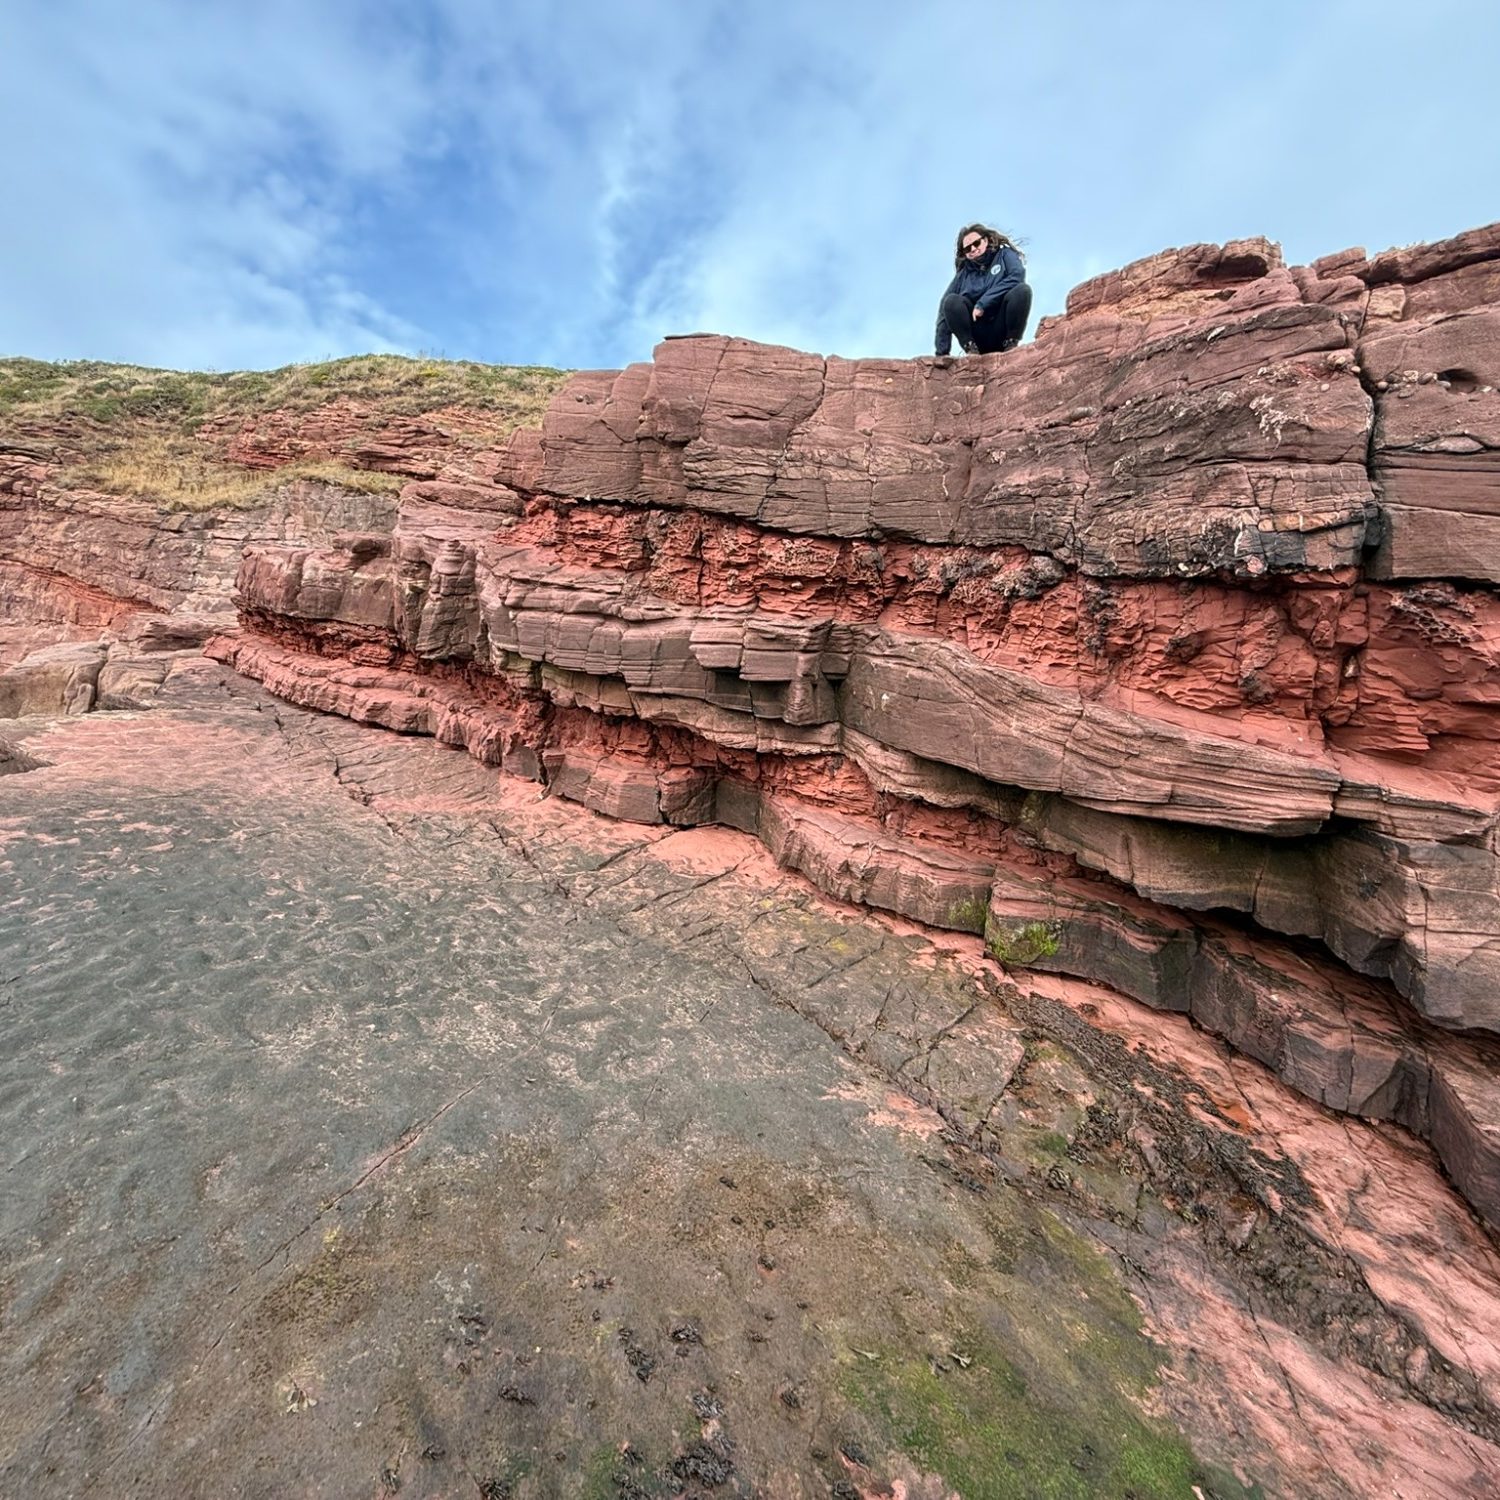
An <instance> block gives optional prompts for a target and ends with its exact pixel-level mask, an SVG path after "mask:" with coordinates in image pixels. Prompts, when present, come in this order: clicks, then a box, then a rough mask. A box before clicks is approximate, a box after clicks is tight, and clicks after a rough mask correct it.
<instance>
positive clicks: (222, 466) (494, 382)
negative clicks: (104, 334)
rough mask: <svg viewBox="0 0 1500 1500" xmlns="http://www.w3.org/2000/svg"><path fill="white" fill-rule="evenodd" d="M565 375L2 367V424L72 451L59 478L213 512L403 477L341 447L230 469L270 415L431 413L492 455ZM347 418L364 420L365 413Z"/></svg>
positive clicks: (457, 365)
mask: <svg viewBox="0 0 1500 1500" xmlns="http://www.w3.org/2000/svg"><path fill="white" fill-rule="evenodd" d="M565 378H566V376H565V373H564V372H562V371H558V370H550V369H542V368H535V367H523V366H511V365H482V364H475V363H473V362H471V361H462V360H432V359H408V358H406V357H404V356H402V355H395V354H368V355H357V356H354V357H352V358H349V359H336V360H329V361H327V362H326V363H323V364H310V365H286V366H284V367H283V368H282V369H279V370H246V371H240V372H238V373H233V374H222V375H221V374H211V373H207V372H203V371H183V370H152V369H145V368H142V367H140V366H136V365H111V364H102V363H100V362H98V361H94V360H70V361H66V362H64V363H61V364H49V363H47V362H45V361H43V360H35V359H0V424H3V426H4V428H5V429H6V430H7V431H8V432H9V433H14V434H15V435H17V436H18V437H21V438H22V439H24V438H26V437H27V436H28V435H30V436H36V437H39V438H40V439H41V440H43V441H44V442H48V443H49V444H52V443H56V445H57V446H58V447H59V449H66V450H67V452H66V458H67V459H68V460H69V461H70V462H69V463H68V467H67V470H66V472H65V474H64V475H62V476H60V482H62V483H76V484H83V485H87V486H89V487H91V488H94V489H100V490H104V491H106V492H108V493H111V494H122V495H136V496H141V497H144V498H147V499H150V500H153V501H155V502H157V503H158V504H165V505H167V506H169V507H172V508H175V509H184V510H202V509H207V508H209V507H214V506H248V505H252V504H255V503H256V502H257V501H259V500H261V499H264V498H265V496H266V495H267V493H268V492H269V491H271V490H273V489H275V488H278V487H279V486H281V485H282V484H285V483H286V482H287V481H288V480H289V479H323V480H326V481H328V482H329V483H333V484H340V485H343V486H345V487H346V488H351V489H358V490H364V491H367V492H375V493H379V492H384V491H388V490H395V489H398V488H399V487H400V482H401V481H400V480H399V479H397V478H395V477H393V476H391V475H387V474H383V473H377V472H372V471H370V470H368V469H363V468H361V467H360V466H359V465H358V463H356V462H353V461H351V462H347V463H346V462H343V461H342V458H341V456H340V455H339V454H337V453H332V454H330V453H327V452H323V453H318V454H316V455H315V456H314V457H310V458H309V459H308V461H306V462H299V461H297V460H296V459H295V457H293V459H292V461H291V462H289V463H286V464H282V465H279V466H277V467H276V468H274V469H265V468H257V467H253V466H248V465H244V464H238V463H234V462H232V461H231V460H230V459H229V458H228V457H227V456H226V449H227V447H228V444H229V441H230V440H231V438H232V437H233V436H234V435H235V433H236V432H237V431H238V430H239V429H240V428H241V427H242V426H244V425H253V424H254V422H255V421H256V419H258V418H261V417H265V416H267V415H268V414H271V413H275V414H276V420H277V422H278V423H282V424H285V425H286V426H287V427H288V428H289V429H293V430H294V429H295V428H296V426H297V423H298V419H299V418H301V417H303V416H305V415H306V414H308V413H311V412H315V411H317V410H318V409H319V408H321V407H326V406H330V405H332V404H334V403H336V402H340V403H345V404H346V405H348V406H351V407H353V408H356V409H358V408H366V409H369V408H374V409H375V412H376V417H375V419H374V423H373V425H377V426H378V422H379V419H380V418H383V417H388V416H393V417H424V416H425V417H428V418H429V419H430V420H431V422H432V424H433V425H434V426H435V427H437V428H439V429H441V430H442V431H443V432H444V433H445V435H446V436H447V438H448V440H449V441H450V442H451V443H452V444H453V445H454V446H455V447H476V448H482V447H495V446H498V445H499V444H501V443H503V442H504V441H505V439H506V438H507V437H508V436H509V435H510V433H511V432H512V431H513V430H514V429H515V428H517V427H522V426H531V425H535V424H537V423H539V422H540V420H541V415H542V412H543V410H544V409H545V407H546V404H547V401H548V399H549V398H550V397H551V395H552V393H553V392H554V391H555V390H556V389H557V388H558V386H560V385H561V384H562V382H563V380H564V379H565ZM350 420H351V424H352V425H354V426H358V425H359V422H360V418H359V416H358V415H354V416H353V417H351V419H350ZM364 420H365V424H366V425H367V426H368V425H372V424H371V419H370V418H369V417H366V418H365V419H364ZM310 446H313V447H315V446H316V445H315V444H312V445H310ZM351 460H352V455H351Z"/></svg>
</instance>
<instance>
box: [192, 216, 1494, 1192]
mask: <svg viewBox="0 0 1500 1500" xmlns="http://www.w3.org/2000/svg"><path fill="white" fill-rule="evenodd" d="M1497 266H1500V230H1495V229H1492V230H1488V231H1478V232H1475V233H1473V234H1471V235H1468V236H1461V237H1459V238H1458V239H1457V240H1455V241H1452V242H1449V243H1447V244H1446V245H1439V246H1429V247H1422V248H1421V249H1420V250H1413V251H1404V252H1400V253H1398V254H1394V255H1391V256H1384V257H1375V258H1374V259H1371V258H1368V257H1365V256H1364V255H1363V253H1362V252H1352V251H1351V252H1345V253H1343V254H1342V255H1339V256H1332V257H1326V258H1325V259H1324V260H1322V261H1319V262H1317V263H1315V264H1314V265H1313V266H1311V267H1295V268H1290V269H1289V268H1287V267H1285V266H1283V265H1282V264H1281V262H1280V258H1279V253H1278V252H1277V251H1276V250H1275V247H1274V246H1270V245H1267V244H1266V243H1265V242H1263V241H1247V242H1243V243H1241V244H1239V245H1235V246H1224V247H1203V246H1199V247H1192V248H1190V249H1189V250H1187V251H1179V252H1169V253H1168V254H1166V255H1164V256H1160V257H1154V258H1153V259H1152V260H1151V261H1148V262H1143V263H1140V264H1139V265H1137V266H1135V267H1127V268H1126V269H1125V270H1124V271H1122V272H1119V273H1113V274H1112V275H1111V276H1110V277H1105V278H1101V279H1100V280H1098V281H1097V282H1094V283H1090V284H1089V285H1088V286H1086V287H1084V288H1080V289H1079V291H1078V292H1077V293H1075V295H1074V298H1073V299H1072V300H1071V301H1070V305H1069V312H1068V314H1067V316H1065V317H1063V318H1059V319H1054V320H1049V321H1048V322H1046V323H1044V324H1043V326H1042V328H1041V330H1040V331H1039V334H1038V338H1037V340H1036V342H1035V344H1034V345H1032V346H1029V347H1028V348H1026V349H1023V350H1018V351H1015V352H1013V353H1011V354H1007V355H1001V356H984V357H980V358H974V359H967V360H961V361H957V362H954V361H943V360H914V361H884V360H863V361H844V360H838V359H822V358H819V357H816V356H812V355H804V354H799V353H796V352H794V351H791V350H785V349H771V348H766V347H763V346H757V345H752V344H748V343H745V342H743V341H739V340H731V339H721V338H707V337H699V338H692V339H683V340H669V341H668V342H667V343H666V344H664V345H663V346H662V347H661V349H659V350H658V352H657V358H656V360H655V362H654V363H653V364H652V365H650V366H635V367H632V368H630V369H628V370H626V371H623V372H620V373H597V374H589V375H583V376H579V377H576V378H575V379H574V380H573V381H572V382H571V383H570V384H569V385H568V386H566V387H565V388H564V389H563V390H562V391H561V392H559V394H558V395H557V396H556V397H555V398H554V399H553V402H552V404H551V407H550V408H549V410H548V413H547V416H546V419H545V421H544V424H543V427H542V430H541V432H540V434H538V433H535V432H530V433H524V432H523V433H518V434H517V435H516V436H515V437H514V438H513V439H512V441H511V443H510V445H509V447H508V449H507V450H506V451H505V453H504V454H503V455H501V456H500V457H499V458H498V459H497V460H496V461H495V462H493V463H490V464H488V465H485V464H476V463H475V462H473V461H472V460H471V461H469V462H468V463H467V464H466V467H465V468H464V469H463V471H462V472H460V471H458V470H457V469H455V470H454V471H453V472H451V473H450V472H445V471H444V469H443V467H442V466H441V465H440V464H439V465H435V466H434V465H429V466H427V467H426V468H424V470H423V471H422V472H421V474H420V475H418V476H417V480H416V482H414V483H412V484H410V485H408V486H407V488H406V490H405V491H404V493H403V495H402V501H401V511H400V517H399V520H398V523H397V525H396V527H395V530H394V533H393V534H386V533H385V532H384V531H383V530H382V531H374V532H371V533H370V534H369V535H366V536H362V537H358V538H348V539H346V541H345V543H344V544H343V545H341V546H339V547H335V548H332V549H327V548H324V549H317V548H310V547H307V546H279V547H275V546H273V547H260V548H256V549H252V550H251V551H250V553H249V554H248V555H247V557H246V559H245V561H244V563H243V564H242V567H241V571H240V576H239V583H238V591H239V598H240V604H241V608H242V611H243V617H244V621H245V626H246V628H245V630H244V632H243V633H242V634H241V635H240V636H239V637H237V638H231V639H226V640H225V641H223V642H221V643H220V644H219V646H218V647H216V650H217V652H218V654H220V655H221V656H223V657H224V659H226V660H230V661H232V662H233V663H234V664H235V665H236V666H237V667H239V669H240V670H242V671H247V672H249V673H250V674H251V675H254V676H258V677H260V678H262V679H263V680H264V681H265V682H266V683H267V684H268V685H269V686H271V687H272V688H273V690H274V691H277V692H280V693H283V694H285V695H286V696H288V697H290V698H293V699H294V700H295V701H298V702H301V703H304V704H308V705H309V706H313V707H318V708H324V709H328V710H330V711H334V712H341V713H346V714H349V715H350V716H351V717H355V718H358V719H361V720H363V721H366V722H372V723H378V724H383V725H385V726H387V727H390V728H393V729H397V730H400V731H403V732H408V733H430V734H435V735H436V736H437V737H438V738H439V739H442V740H444V741H445V742H448V743H452V744H455V745H463V746H466V747H467V748H468V749H469V750H470V752H471V753H473V754H475V755H477V756H478V757H479V758H480V759H482V760H484V761H485V762H486V763H489V764H493V765H497V766H500V767H502V768H503V769H505V770H507V771H512V772H515V773H518V774H522V775H526V776H531V777H534V778H536V779H538V780H541V781H544V782H545V783H546V784H547V785H548V786H549V787H550V788H551V789H552V790H553V791H555V792H556V793H558V794H559V795H563V796H567V797H570V798H573V799H575V800H578V801H580V802H583V803H585V804H586V805H588V806H590V807H594V808H596V809H597V810H598V811H600V812H602V813H605V814H608V815H610V816H614V817H623V818H631V819H635V820H638V821H643V822H653V821H665V822H672V823H685V824H686V823H702V822H711V821H718V822H724V823H729V824H732V825H733V826H735V827H739V828H743V829H746V830H748V831H751V832H754V833H756V834H757V835H758V836H759V837H760V838H761V839H762V840H763V841H764V842H765V843H766V844H767V846H768V847H769V848H771V849H772V850H773V851H774V852H775V854H776V856H777V858H778V859H779V860H780V861H781V862H782V863H784V864H786V865H788V866H789V867H792V868H795V869H797V870H799V871H801V872H802V873H803V874H805V875H807V876H808V877H809V878H810V879H812V880H813V881H815V882H816V883H817V884H818V885H820V886H821V887H822V888H823V889H825V890H827V891H829V892H830V893H831V894H833V895H836V896H838V897H839V898H840V899H844V900H849V901H855V902H862V903H865V904H868V905H870V906H874V907H879V908H883V909H886V910H889V911H892V912H896V913H899V914H901V915H905V916H909V917H912V918H915V919H917V920H920V921H923V922H927V923H930V924H933V925H936V926H940V927H943V926H946V927H950V928H955V929H960V930H967V931H974V932H981V931H982V932H986V933H987V934H988V937H989V942H990V945H991V949H992V951H993V952H994V953H995V954H996V955H997V956H998V957H999V958H1000V959H1001V961H1002V962H1006V963H1009V964H1012V965H1026V966H1030V967H1037V968H1053V969H1060V970H1064V971H1066V972H1069V973H1074V974H1079V975H1082V976H1083V977H1088V978H1095V979H1098V980H1101V981H1102V982H1105V983H1108V984H1111V985H1113V986H1114V987H1115V988H1117V989H1120V990H1122V991H1123V992H1124V993H1126V994H1129V995H1132V996H1134V997H1135V998H1137V999H1139V1000H1141V1001H1143V1002H1145V1003H1147V1004H1150V1005H1153V1006H1157V1007H1160V1008H1166V1009H1173V1010H1181V1011H1186V1012H1188V1013H1190V1014H1192V1015H1193V1016H1194V1017H1195V1019H1197V1020H1199V1021H1200V1022H1202V1024H1204V1025H1206V1026H1208V1027H1210V1028H1211V1029H1213V1030H1215V1031H1217V1032H1219V1033H1220V1034H1222V1035H1224V1036H1226V1037H1227V1038H1229V1039H1230V1040H1231V1041H1233V1042H1234V1043H1235V1045H1237V1046H1239V1047H1240V1048H1241V1049H1242V1050H1244V1051H1246V1052H1247V1053H1249V1054H1251V1055H1253V1056H1255V1057H1257V1058H1259V1059H1261V1060H1262V1061H1264V1062H1266V1063H1267V1064H1268V1065H1269V1066H1271V1067H1273V1068H1274V1069H1275V1070H1276V1071H1277V1072H1278V1073H1279V1074H1280V1075H1281V1076H1283V1077H1284V1078H1286V1079H1287V1080H1288V1081H1290V1082H1292V1083H1294V1084H1295V1085H1296V1086H1297V1087H1299V1088H1301V1089H1302V1090H1303V1091H1305V1092H1307V1093H1309V1094H1310V1095H1311V1096H1312V1097H1314V1098H1317V1099H1318V1100H1320V1101H1321V1102H1324V1103H1326V1104H1328V1105H1329V1107H1332V1108H1337V1109H1342V1110H1347V1111H1352V1112H1356V1113H1362V1114H1366V1115H1369V1116H1371V1117H1373V1118H1381V1119H1390V1120H1393V1121H1396V1122H1398V1123H1401V1124H1403V1125H1405V1126H1407V1127H1408V1128H1410V1129H1412V1130H1414V1131H1416V1132H1418V1133H1419V1134H1422V1135H1424V1136H1425V1137H1427V1138H1429V1139H1431V1140H1432V1141H1433V1143H1434V1145H1435V1146H1436V1147H1437V1149H1438V1150H1439V1152H1440V1153H1441V1154H1442V1155H1443V1158H1444V1160H1445V1161H1446V1162H1447V1164H1448V1167H1449V1170H1450V1172H1451V1173H1452V1175H1453V1176H1454V1178H1455V1180H1456V1181H1458V1182H1459V1184H1460V1185H1461V1186H1462V1187H1463V1188H1464V1190H1465V1191H1466V1192H1467V1193H1468V1195H1469V1196H1470V1199H1471V1201H1473V1202H1474V1203H1475V1204H1476V1205H1477V1206H1479V1207H1480V1209H1481V1211H1482V1212H1483V1213H1485V1214H1486V1216H1487V1217H1489V1218H1490V1219H1491V1221H1492V1222H1500V1178H1497V1175H1496V1168H1495V1150H1496V1142H1497V1139H1500V1138H1497V1137H1496V1135H1495V1131H1494V1122H1493V1121H1491V1120H1490V1119H1488V1118H1487V1115H1486V1108H1485V1105H1484V1099H1485V1096H1486V1093H1487V1089H1486V1084H1485V1080H1486V1079H1488V1078H1489V1077H1491V1076H1492V1075H1493V1072H1494V1062H1495V1057H1494V1055H1493V1053H1492V1051H1491V1050H1490V1049H1491V1046H1492V1044H1490V1043H1489V1042H1487V1041H1485V1040H1483V1039H1481V1038H1477V1037H1475V1038H1463V1037H1458V1036H1454V1035H1452V1033H1453V1032H1460V1031H1469V1032H1474V1033H1483V1032H1495V1031H1500V900H1497V897H1500V879H1497V869H1500V865H1497V840H1500V835H1497V821H1500V820H1497V813H1500V756H1497V754H1496V743H1497V740H1500V713H1497V707H1500V596H1497V594H1496V592H1495V590H1494V588H1493V587H1492V585H1493V584H1494V583H1495V582H1496V579H1497V572H1496V567H1497V563H1500V554H1496V553H1494V552H1493V549H1491V548H1490V546H1489V542H1488V541H1487V540H1486V539H1487V538H1488V537H1489V531H1488V529H1487V528H1488V525H1489V522H1490V520H1491V519H1495V518H1497V517H1500V504H1495V503H1493V493H1492V491H1493V485H1494V468H1493V457H1494V454H1495V451H1496V448H1497V444H1496V441H1495V432H1494V430H1493V428H1492V427H1487V426H1486V422H1487V421H1489V417H1488V416H1487V415H1486V414H1487V413H1488V414H1490V415H1491V416H1492V415H1493V413H1494V410H1495V408H1494V407H1493V405H1492V403H1493V402H1494V400H1495V389H1494V386H1495V375H1496V367H1495V364H1494V358H1495V353H1494V351H1495V331H1494V326H1493V325H1494V320H1495V319H1496V317H1497V316H1500V312H1497V310H1496V307H1495V306H1494V304H1495V303H1496V302H1497V301H1500V290H1497V275H1500V273H1497V271H1496V267H1497Z"/></svg>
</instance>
